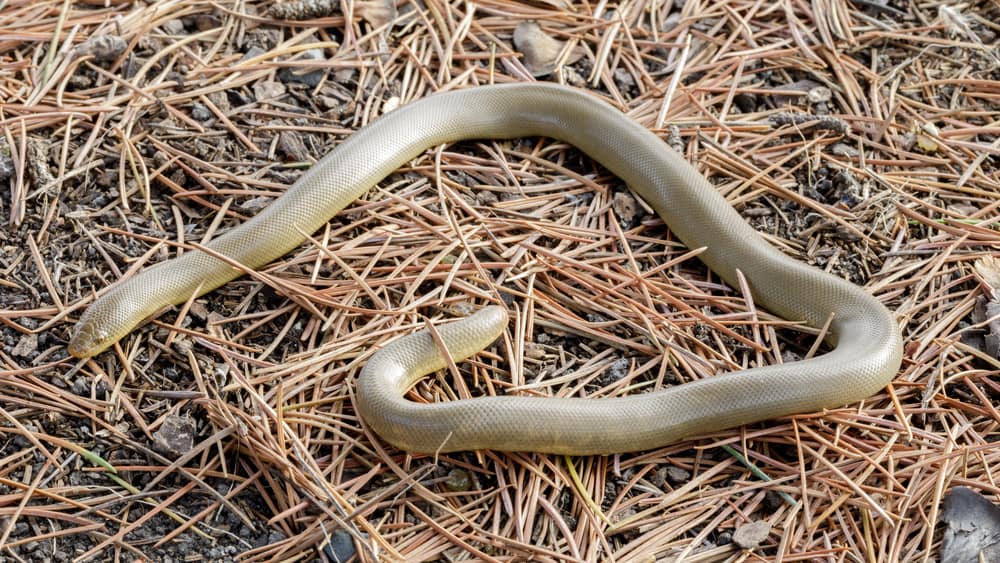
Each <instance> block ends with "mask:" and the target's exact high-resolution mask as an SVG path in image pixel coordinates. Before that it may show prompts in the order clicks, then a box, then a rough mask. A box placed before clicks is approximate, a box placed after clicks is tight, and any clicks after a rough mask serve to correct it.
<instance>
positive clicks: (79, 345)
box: [66, 310, 114, 359]
mask: <svg viewBox="0 0 1000 563" xmlns="http://www.w3.org/2000/svg"><path fill="white" fill-rule="evenodd" d="M89 312H90V311H89V310H88V311H87V313H84V315H83V317H81V318H80V320H79V322H77V323H76V326H75V327H73V335H72V336H70V338H69V344H68V345H67V346H66V349H67V350H68V351H69V354H70V355H71V356H73V357H74V358H80V359H83V358H89V357H91V356H94V355H97V354H99V353H100V352H103V351H104V349H105V348H107V347H108V346H111V345H112V344H114V339H113V338H112V337H111V334H110V333H109V332H108V331H106V330H103V329H101V328H99V325H100V323H97V322H94V319H93V318H92V315H89V314H88V313H89Z"/></svg>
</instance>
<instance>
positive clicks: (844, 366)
mask: <svg viewBox="0 0 1000 563" xmlns="http://www.w3.org/2000/svg"><path fill="white" fill-rule="evenodd" d="M522 137H548V138H552V139H556V140H559V141H561V142H566V143H569V144H571V145H574V146H575V147H577V148H578V149H580V150H581V151H582V152H583V153H585V154H586V155H588V156H589V157H591V158H593V159H594V160H596V161H597V162H599V163H600V164H602V165H603V166H604V167H605V168H607V169H608V170H609V171H610V172H612V173H613V174H615V175H617V176H618V177H619V178H620V179H621V180H623V181H624V182H625V183H626V184H627V185H628V186H629V188H630V189H631V190H632V191H633V192H634V193H635V194H636V195H638V196H639V197H641V198H642V199H643V200H644V201H645V202H646V203H648V204H649V206H650V207H651V208H652V209H653V210H654V211H655V212H656V213H657V214H658V215H659V216H660V217H661V218H662V219H663V221H664V222H665V223H666V224H667V225H668V226H669V228H670V230H671V231H672V232H673V233H674V234H675V235H676V237H677V238H678V239H680V240H681V241H682V242H683V243H684V244H686V245H687V246H688V247H689V248H692V249H703V250H702V252H701V253H700V254H698V257H699V259H700V260H701V261H702V262H704V263H705V264H706V265H707V266H708V268H710V269H711V270H712V271H714V272H715V273H716V274H717V275H718V276H719V277H721V278H722V279H723V280H724V281H725V282H726V283H728V284H729V285H730V286H732V287H740V276H741V275H742V277H743V279H744V280H745V283H746V284H747V286H749V290H750V294H751V295H752V298H753V299H754V302H755V303H756V304H758V305H761V306H763V307H764V308H766V309H767V310H768V311H770V312H771V313H773V314H775V315H778V316H781V317H783V318H785V319H788V320H790V321H795V322H800V323H804V324H806V325H809V326H811V327H815V328H817V329H820V330H821V332H822V331H823V329H825V332H823V333H824V334H825V337H824V340H825V343H826V344H827V346H828V351H827V352H825V353H823V354H820V355H817V356H814V357H809V358H807V359H803V360H799V361H793V362H787V363H775V364H770V365H762V366H759V367H751V368H748V369H742V370H738V371H732V372H728V373H722V374H717V375H712V376H708V377H701V378H698V379H694V380H692V381H687V382H684V383H680V384H677V385H670V386H666V387H663V388H660V389H657V390H653V391H648V392H642V393H631V394H627V395H623V396H613V397H599V398H587V397H579V396H577V397H538V396H524V395H518V394H516V393H510V394H504V395H499V396H480V397H473V398H467V399H458V400H443V401H432V402H418V401H416V400H412V399H410V398H407V393H409V391H410V389H411V388H412V387H413V386H414V385H415V384H416V382H418V381H419V380H420V379H421V378H422V377H424V376H425V375H427V374H429V373H432V372H434V371H437V370H441V369H444V368H445V367H446V366H448V365H449V363H450V362H452V361H454V362H458V361H462V360H464V359H466V358H468V357H470V356H472V355H474V354H476V353H478V352H480V351H481V350H483V349H484V348H486V347H487V346H489V345H490V344H491V343H493V342H494V341H496V340H497V338H498V337H499V336H500V335H501V334H502V333H503V331H504V330H505V328H506V325H507V312H506V309H505V308H504V307H503V306H501V305H487V306H485V307H483V308H482V309H480V310H479V311H477V312H475V313H473V314H471V315H469V316H466V317H464V318H460V319H458V320H455V321H453V322H448V323H443V324H440V325H439V326H437V327H436V328H434V330H433V333H432V331H431V330H430V329H427V328H424V329H423V330H420V331H417V332H413V333H411V334H408V335H405V336H400V337H397V338H395V339H393V340H391V341H390V342H389V343H388V344H386V345H384V346H382V347H381V348H380V349H379V350H377V351H375V352H374V353H373V354H372V356H371V357H370V358H369V359H368V360H367V362H366V363H365V365H364V366H363V368H362V369H361V373H360V375H359V376H358V379H357V380H356V385H355V393H354V396H353V400H354V402H355V410H356V412H357V413H358V414H360V417H361V419H362V420H363V421H364V423H365V424H366V425H367V426H368V427H369V428H370V429H372V430H374V431H375V433H377V434H378V435H379V436H381V437H382V439H384V440H385V441H386V442H388V443H390V444H392V445H393V446H395V447H397V448H400V449H402V450H406V451H411V452H415V453H421V452H423V453H432V452H433V453H437V452H453V451H465V450H498V451H524V452H541V453H554V454H567V455H590V454H611V453H624V452H630V451H640V450H651V449H654V448H658V447H662V446H665V445H669V444H672V443H675V442H678V441H682V440H685V439H688V438H692V437H694V436H696V435H704V434H706V433H710V432H716V431H721V430H726V429H729V428H733V427H738V426H742V425H747V424H753V423H757V422H761V421H764V420H768V419H774V418H779V417H784V416H790V415H795V414H802V413H813V412H817V411H823V410H824V409H832V408H837V407H841V406H843V405H846V404H851V403H856V402H859V401H862V400H864V399H866V398H868V397H871V396H872V395H874V394H876V393H878V392H879V391H880V390H881V389H883V388H885V387H886V386H887V385H888V384H889V382H890V381H891V380H892V378H893V377H894V376H895V374H896V373H897V371H898V369H899V366H900V364H901V362H902V337H901V333H900V329H899V326H898V325H897V322H896V321H895V319H894V316H893V314H892V313H891V312H890V311H889V310H888V309H887V308H886V307H885V306H884V305H883V304H882V303H881V302H880V301H879V300H877V299H876V298H875V297H873V296H872V295H870V294H869V293H867V292H866V291H865V290H863V289H862V288H861V287H859V286H856V285H854V284H852V283H851V282H849V281H846V280H844V279H841V278H840V277H837V276H836V275H833V274H831V273H829V272H826V271H824V270H821V269H819V268H816V267H813V266H810V265H808V264H806V263H804V262H801V261H799V260H797V259H795V258H793V257H791V256H789V255H787V254H785V253H784V252H782V251H781V250H779V249H778V248H776V247H775V246H773V245H771V244H770V243H769V242H768V241H767V240H766V239H765V238H764V237H763V235H761V234H759V233H758V232H757V231H756V230H755V229H754V228H753V227H752V226H751V225H750V224H749V223H747V222H746V221H744V220H743V218H742V217H741V216H740V215H739V213H738V212H737V211H736V210H735V209H734V208H733V207H732V206H731V205H730V204H729V203H728V202H727V201H726V199H725V197H723V196H722V195H721V194H720V193H719V191H718V190H716V189H715V188H714V186H713V185H712V184H711V183H710V182H709V181H708V179H707V178H705V176H703V175H702V174H701V173H699V172H698V171H697V169H695V168H694V167H693V166H692V165H691V164H689V163H688V162H687V160H686V159H685V158H684V157H683V156H682V155H681V154H680V153H679V152H676V151H675V150H674V149H672V148H671V147H670V146H669V145H668V144H667V143H666V142H664V141H663V140H661V139H660V138H659V137H658V136H657V135H656V134H655V133H653V132H652V131H650V130H649V129H647V128H646V127H645V126H643V125H641V124H639V123H638V122H636V121H634V120H633V119H631V118H630V117H628V116H627V115H626V114H625V113H623V112H622V111H620V110H619V109H618V108H616V107H614V106H612V105H611V104H609V103H608V102H606V101H604V100H603V99H602V98H600V97H599V96H598V95H596V94H593V93H591V92H588V91H585V90H582V89H577V88H574V87H570V86H562V85H557V84H553V83H509V84H492V85H482V86H476V87H470V88H464V89H457V90H453V91H448V92H438V93H434V94H431V95H429V96H426V97H423V98H421V99H419V100H416V101H411V102H409V103H406V104H403V105H401V106H400V107H397V108H396V109H394V110H392V111H389V112H387V113H385V114H384V115H382V116H380V117H379V118H377V119H375V120H373V121H372V122H370V123H368V124H366V125H364V126H363V127H361V128H360V129H359V130H357V131H355V132H354V133H352V134H351V135H350V136H348V137H347V138H346V139H345V140H343V141H342V142H341V143H340V144H339V145H338V146H337V147H336V148H335V149H333V150H332V151H330V152H329V153H328V154H326V155H325V156H324V157H323V158H321V159H320V160H319V161H318V162H317V163H316V164H315V165H313V166H312V167H310V169H309V170H308V171H306V172H305V173H304V174H303V175H302V176H301V177H300V178H299V179H298V180H297V181H296V182H295V183H294V184H293V185H292V186H291V187H289V188H288V189H287V190H286V191H285V193H283V194H282V195H281V196H280V197H278V198H277V199H275V200H274V201H273V202H272V203H271V204H270V205H268V206H267V207H265V208H264V209H263V210H262V211H261V212H259V213H258V214H256V215H254V216H253V217H251V218H250V219H248V220H246V221H245V222H243V223H242V224H240V225H239V226H236V227H234V228H232V229H230V230H228V231H227V232H225V233H223V234H222V235H220V236H218V237H217V238H215V239H214V240H212V241H210V242H209V243H208V244H207V245H206V249H207V250H202V249H197V250H189V251H187V252H184V253H183V254H181V255H180V256H178V257H176V258H172V259H169V260H166V261H163V262H160V263H158V264H155V265H153V266H150V267H148V268H146V269H143V270H142V271H140V272H139V273H137V274H135V275H132V276H128V277H125V278H123V279H121V280H119V281H118V282H116V283H115V284H114V285H112V286H111V287H110V288H109V289H108V290H106V291H104V292H102V293H101V294H100V295H99V296H98V298H97V299H96V300H95V301H94V302H93V303H92V304H91V305H89V306H88V307H87V309H86V310H85V311H84V312H83V314H82V315H81V316H80V319H79V320H78V322H77V324H76V326H75V327H74V329H73V331H72V333H71V338H70V342H69V344H68V347H67V348H68V352H69V353H70V354H71V355H72V356H75V357H77V358H89V357H91V356H93V355H95V354H97V353H100V352H101V351H103V350H105V349H106V348H108V347H109V346H111V345H112V344H114V343H115V342H117V341H118V340H119V339H120V338H122V337H123V336H124V335H126V334H128V333H129V332H130V331H131V330H132V329H133V328H135V327H136V326H137V325H139V324H140V323H143V322H144V321H146V320H148V319H149V318H150V317H151V316H153V315H155V314H156V313H157V312H159V311H161V310H163V309H165V308H167V307H169V306H170V305H176V304H179V303H184V302H186V301H187V300H189V299H191V298H192V297H193V296H198V295H203V294H205V293H208V292H210V291H212V290H213V289H215V288H217V287H219V286H220V285H222V284H224V283H226V282H227V281H229V280H231V279H234V278H236V277H237V276H239V275H241V273H242V270H241V269H239V268H236V267H234V266H233V264H241V265H243V266H244V267H246V268H259V267H261V266H263V265H265V264H267V263H269V262H271V261H273V260H275V259H277V258H279V257H281V256H282V255H284V254H286V253H288V252H290V251H292V250H293V249H295V248H296V247H298V246H299V245H300V244H302V243H303V242H304V241H305V240H306V238H307V237H308V236H309V234H311V233H313V232H316V231H317V230H319V229H320V228H321V227H322V226H323V225H324V224H326V223H327V222H328V221H329V220H330V219H331V217H333V215H335V214H336V213H337V212H339V211H340V210H341V209H343V208H345V207H346V206H347V205H349V204H350V203H352V202H353V201H355V200H356V199H358V198H359V197H360V196H361V195H363V194H364V193H365V192H366V191H367V190H369V189H370V188H371V187H373V186H375V185H376V184H377V183H378V182H380V181H381V180H383V179H384V178H385V177H386V176H388V175H389V174H390V173H392V172H393V171H394V170H396V169H397V168H399V167H401V166H403V165H405V164H406V163H408V162H410V161H412V160H413V159H415V158H417V157H418V156H419V155H421V154H422V153H424V152H425V151H427V150H428V149H429V148H432V147H437V146H439V145H442V144H446V143H452V142H457V141H462V140H472V139H517V138H522Z"/></svg>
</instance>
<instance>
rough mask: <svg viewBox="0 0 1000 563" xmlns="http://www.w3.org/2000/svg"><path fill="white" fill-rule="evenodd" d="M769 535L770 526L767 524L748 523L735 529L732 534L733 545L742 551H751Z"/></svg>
mask: <svg viewBox="0 0 1000 563" xmlns="http://www.w3.org/2000/svg"><path fill="white" fill-rule="evenodd" d="M770 533H771V525H770V524H768V523H767V522H763V521H758V522H750V523H749V524H743V525H742V526H740V527H739V528H736V531H735V532H733V543H735V544H736V545H738V546H740V547H742V548H743V549H753V548H755V547H757V546H758V545H760V543H761V542H762V541H764V540H766V539H767V536H768V535H769V534H770Z"/></svg>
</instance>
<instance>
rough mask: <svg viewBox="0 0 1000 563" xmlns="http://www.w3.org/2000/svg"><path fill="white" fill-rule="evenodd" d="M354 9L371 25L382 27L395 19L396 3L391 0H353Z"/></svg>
mask: <svg viewBox="0 0 1000 563" xmlns="http://www.w3.org/2000/svg"><path fill="white" fill-rule="evenodd" d="M354 10H355V12H356V13H357V14H358V15H359V16H361V18H362V19H364V20H365V21H366V22H368V23H370V24H372V27H382V26H383V25H385V24H387V23H390V22H392V21H393V20H395V19H396V3H395V2H394V1H393V0H365V1H364V2H355V4H354Z"/></svg>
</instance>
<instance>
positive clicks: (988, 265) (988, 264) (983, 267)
mask: <svg viewBox="0 0 1000 563" xmlns="http://www.w3.org/2000/svg"><path fill="white" fill-rule="evenodd" d="M975 266H976V273H978V274H979V277H980V278H982V279H983V281H984V282H986V284H987V285H988V286H990V289H991V297H993V298H994V299H996V297H997V295H1000V262H998V261H997V259H996V258H994V257H993V256H983V257H982V258H980V259H979V260H976V264H975Z"/></svg>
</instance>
